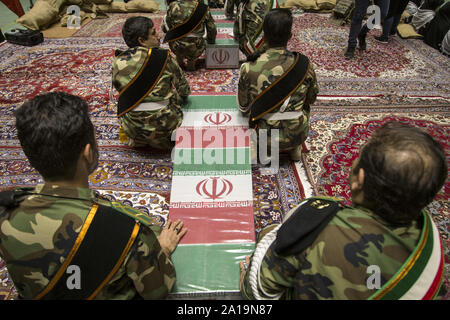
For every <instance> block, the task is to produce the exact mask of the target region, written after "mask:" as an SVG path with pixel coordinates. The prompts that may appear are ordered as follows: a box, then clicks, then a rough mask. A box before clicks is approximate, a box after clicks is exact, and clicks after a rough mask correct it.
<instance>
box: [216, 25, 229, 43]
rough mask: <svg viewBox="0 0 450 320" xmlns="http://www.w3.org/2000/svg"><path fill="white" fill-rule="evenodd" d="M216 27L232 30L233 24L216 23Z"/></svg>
mask: <svg viewBox="0 0 450 320" xmlns="http://www.w3.org/2000/svg"><path fill="white" fill-rule="evenodd" d="M216 27H217V28H230V29H233V23H230V22H224V23H216ZM216 40H217V39H216Z"/></svg>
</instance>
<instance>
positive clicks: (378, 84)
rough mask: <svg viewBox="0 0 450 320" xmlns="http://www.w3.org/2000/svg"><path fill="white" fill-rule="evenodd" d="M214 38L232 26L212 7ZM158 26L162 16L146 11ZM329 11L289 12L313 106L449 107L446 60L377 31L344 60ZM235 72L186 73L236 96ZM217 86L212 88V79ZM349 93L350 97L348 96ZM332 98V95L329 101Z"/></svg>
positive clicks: (96, 28)
mask: <svg viewBox="0 0 450 320" xmlns="http://www.w3.org/2000/svg"><path fill="white" fill-rule="evenodd" d="M212 11H213V13H214V14H215V15H214V17H215V21H216V24H217V26H218V31H219V36H220V37H225V38H232V35H233V31H232V24H230V23H229V22H228V23H227V21H226V20H224V17H222V16H221V15H219V12H220V10H212ZM145 15H147V16H149V17H152V19H154V21H155V24H156V25H157V27H159V26H160V24H161V17H162V14H160V13H159V14H145ZM328 17H329V14H320V13H304V14H294V26H293V30H296V32H295V34H294V35H293V37H292V39H291V40H290V41H289V44H288V48H289V49H290V50H294V51H299V52H302V53H303V54H305V55H306V56H308V57H309V58H310V60H311V61H312V62H313V64H314V68H315V71H316V74H317V78H318V83H319V88H320V92H319V98H318V101H317V102H316V103H315V106H317V107H320V106H322V105H336V106H342V105H353V106H372V107H378V106H382V105H391V106H392V105H396V106H411V105H417V106H437V105H440V106H448V98H450V59H448V57H446V56H444V55H442V54H441V53H439V51H437V50H435V49H433V48H431V47H430V46H428V45H426V44H425V43H424V42H423V41H422V40H416V39H401V38H399V37H397V36H394V37H392V39H391V40H390V42H389V44H387V45H386V44H381V43H378V42H377V41H375V40H374V39H373V37H374V36H377V35H378V34H379V32H380V31H379V30H375V29H374V30H371V31H370V32H369V34H368V35H367V46H368V48H367V50H366V51H364V52H363V53H360V52H357V57H356V59H352V60H346V59H345V58H344V52H345V49H346V45H347V38H348V30H349V27H348V26H341V27H336V26H333V25H331V24H329V23H328V22H327V20H328ZM125 19H126V15H123V14H115V15H111V18H110V19H105V20H106V21H103V20H101V21H100V20H93V21H91V22H90V23H89V24H87V25H86V26H85V27H84V28H83V29H81V30H80V31H79V32H77V33H76V34H75V36H77V37H120V36H121V34H120V30H121V26H122V24H123V22H124V21H125ZM238 72H239V70H211V71H210V70H204V69H203V70H201V71H198V72H194V73H190V74H189V75H188V77H189V80H190V83H191V84H192V87H193V88H194V89H195V90H196V92H197V93H198V94H210V93H214V94H235V91H236V88H237V80H238V78H239V75H238ZM221 82H222V83H223V85H222V86H219V87H218V86H216V85H215V84H217V83H221ZM348 97H353V98H354V99H347V98H348ZM330 98H333V99H330Z"/></svg>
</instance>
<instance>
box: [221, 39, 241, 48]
mask: <svg viewBox="0 0 450 320" xmlns="http://www.w3.org/2000/svg"><path fill="white" fill-rule="evenodd" d="M216 45H230V46H232V45H233V46H239V43H237V42H236V41H234V39H216Z"/></svg>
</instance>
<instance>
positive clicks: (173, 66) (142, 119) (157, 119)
mask: <svg viewBox="0 0 450 320" xmlns="http://www.w3.org/2000/svg"><path fill="white" fill-rule="evenodd" d="M147 55H148V49H147V48H144V47H135V48H130V49H128V50H126V51H124V52H123V53H121V54H120V55H119V56H117V57H116V58H115V59H114V62H113V74H112V81H113V85H114V87H115V88H116V90H117V91H121V90H122V89H123V88H124V87H125V86H126V85H127V84H128V83H129V82H130V81H131V79H133V77H134V76H135V75H136V74H137V72H138V71H139V69H140V68H141V66H142V65H143V63H144V61H145V59H146V57H147ZM173 86H174V87H175V89H176V91H175V90H173ZM190 93H191V89H190V87H189V83H188V82H187V80H186V78H185V76H184V73H183V71H182V70H181V68H180V66H179V65H178V63H177V62H176V60H175V59H174V58H173V57H172V56H170V57H169V60H168V62H167V65H166V68H165V70H164V71H163V73H162V75H161V77H160V79H159V81H158V83H157V84H156V86H155V87H154V88H153V90H152V91H151V92H150V94H149V95H148V96H147V97H146V98H145V99H144V100H143V102H155V101H162V100H169V104H168V105H167V106H165V107H163V108H161V109H159V110H154V111H129V112H127V113H125V114H124V115H123V116H122V117H120V124H121V128H122V130H123V131H124V132H125V134H126V135H127V136H128V137H129V138H130V142H129V144H130V145H131V146H134V147H140V146H148V145H149V146H151V147H154V148H158V149H169V148H171V147H172V146H173V142H172V141H171V134H172V132H173V131H174V130H175V129H176V128H178V127H179V126H180V125H181V121H182V120H183V112H182V111H181V104H182V99H181V98H187V97H188V96H189V94H190Z"/></svg>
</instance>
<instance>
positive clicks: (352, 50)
mask: <svg viewBox="0 0 450 320" xmlns="http://www.w3.org/2000/svg"><path fill="white" fill-rule="evenodd" d="M344 57H345V58H346V59H352V58H354V57H355V47H348V48H347V51H346V52H345V54H344Z"/></svg>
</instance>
